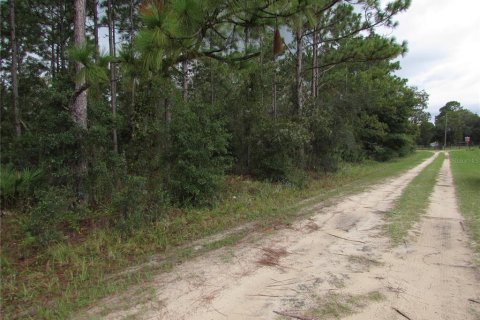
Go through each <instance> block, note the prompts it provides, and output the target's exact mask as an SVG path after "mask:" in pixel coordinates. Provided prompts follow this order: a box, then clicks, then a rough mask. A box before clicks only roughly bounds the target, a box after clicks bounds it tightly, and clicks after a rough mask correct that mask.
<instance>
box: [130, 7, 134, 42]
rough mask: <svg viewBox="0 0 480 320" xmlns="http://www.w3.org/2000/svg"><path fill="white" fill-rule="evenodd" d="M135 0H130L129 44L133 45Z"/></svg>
mask: <svg viewBox="0 0 480 320" xmlns="http://www.w3.org/2000/svg"><path fill="white" fill-rule="evenodd" d="M134 17H135V0H130V35H129V36H130V44H133V36H134V31H135V20H134Z"/></svg>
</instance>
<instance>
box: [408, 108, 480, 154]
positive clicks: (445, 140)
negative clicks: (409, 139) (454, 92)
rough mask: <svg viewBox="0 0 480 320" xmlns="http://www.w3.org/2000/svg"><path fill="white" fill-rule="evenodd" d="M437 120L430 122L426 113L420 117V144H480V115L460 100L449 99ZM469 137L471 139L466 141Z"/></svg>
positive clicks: (447, 145) (449, 145) (439, 145)
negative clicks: (463, 104)
mask: <svg viewBox="0 0 480 320" xmlns="http://www.w3.org/2000/svg"><path fill="white" fill-rule="evenodd" d="M439 111H440V112H439V114H438V115H436V116H435V122H434V123H431V122H430V115H429V114H428V113H425V114H424V115H423V118H420V119H419V123H418V124H419V130H420V132H419V135H418V137H417V145H419V146H430V145H433V146H437V147H444V146H446V147H451V146H479V145H480V116H479V115H478V114H475V113H473V112H472V111H470V110H468V109H466V108H465V107H463V106H462V105H461V103H460V102H458V101H449V102H447V103H446V104H445V105H444V106H443V107H441V108H440V110H439ZM466 137H468V138H470V140H469V141H468V142H466V141H465V138H466Z"/></svg>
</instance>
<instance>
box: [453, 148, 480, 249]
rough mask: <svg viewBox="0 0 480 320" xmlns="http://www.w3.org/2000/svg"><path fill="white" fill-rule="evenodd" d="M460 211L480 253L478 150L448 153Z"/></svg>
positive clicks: (479, 164) (479, 161) (479, 153)
mask: <svg viewBox="0 0 480 320" xmlns="http://www.w3.org/2000/svg"><path fill="white" fill-rule="evenodd" d="M450 166H451V168H452V173H453V178H454V182H455V189H456V193H457V197H458V200H459V205H460V210H461V212H462V214H463V215H464V216H465V219H466V222H467V226H468V230H469V232H470V234H471V237H472V239H473V241H474V242H475V244H476V250H477V252H480V149H471V150H455V151H450Z"/></svg>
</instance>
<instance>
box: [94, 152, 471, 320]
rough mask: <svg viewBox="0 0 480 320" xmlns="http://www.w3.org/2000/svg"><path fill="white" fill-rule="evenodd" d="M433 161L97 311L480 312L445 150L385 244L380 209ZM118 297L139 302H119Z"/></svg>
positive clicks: (258, 315)
mask: <svg viewBox="0 0 480 320" xmlns="http://www.w3.org/2000/svg"><path fill="white" fill-rule="evenodd" d="M432 160H433V157H432V158H431V159H429V160H427V161H426V162H424V163H422V164H421V165H419V166H418V167H416V168H414V169H412V170H410V171H408V172H406V173H405V174H403V175H401V176H399V177H396V178H394V179H392V180H389V181H387V182H385V183H383V184H380V185H376V186H374V187H372V188H370V189H369V190H367V191H365V192H362V193H360V194H357V195H353V196H350V197H347V198H344V199H342V201H339V202H338V203H336V204H333V205H332V206H329V207H326V208H323V209H321V210H319V211H318V212H317V213H316V214H315V215H314V216H312V217H311V218H310V219H308V220H304V221H298V222H297V223H294V224H293V225H292V227H291V228H288V229H283V230H278V231H276V232H274V233H270V234H268V235H262V236H261V237H256V239H257V240H255V241H251V240H249V241H247V240H245V241H242V242H241V243H239V244H237V245H236V246H234V247H233V248H223V249H220V250H217V251H214V252H211V253H209V254H207V255H206V256H203V257H200V258H197V259H194V260H191V261H189V262H187V263H184V264H183V265H180V266H178V267H175V268H174V270H173V271H172V272H169V273H165V274H162V275H160V276H158V277H157V278H156V279H155V289H156V290H155V291H156V293H155V296H154V298H153V299H152V300H148V301H146V302H145V301H143V302H140V301H141V300H142V299H140V298H138V297H136V296H133V295H130V296H127V297H125V296H123V297H115V298H113V299H111V300H108V301H105V302H104V304H113V305H114V306H115V309H117V310H115V311H114V312H110V313H109V314H108V315H105V316H102V318H106V319H124V318H127V317H131V318H134V319H169V320H170V319H171V320H174V319H209V320H210V319H335V318H337V319H339V318H342V319H343V318H345V319H412V320H413V319H415V320H418V319H480V303H478V302H480V277H479V273H478V270H477V269H475V268H474V266H473V264H472V260H473V252H472V251H471V250H470V249H469V239H468V237H467V235H466V234H465V231H464V230H463V219H462V217H461V216H460V214H459V213H458V209H457V204H456V200H455V194H454V188H453V182H452V177H451V173H450V167H449V162H448V159H447V160H446V161H445V162H444V165H443V167H442V169H441V173H440V176H439V179H438V182H437V185H436V186H435V189H434V193H433V195H432V197H431V199H430V201H431V205H430V207H429V209H428V213H427V215H426V216H425V217H424V218H423V219H422V221H421V223H419V224H418V225H417V226H416V228H415V230H414V231H413V232H412V235H411V236H410V238H409V239H408V240H407V241H406V242H405V244H404V245H402V246H400V247H397V248H392V246H391V243H390V241H389V239H388V238H387V237H386V235H385V234H384V224H385V221H384V213H385V211H387V210H389V209H391V208H392V206H393V203H394V200H395V199H397V198H398V197H399V196H400V195H401V192H402V190H403V188H404V187H405V186H406V185H408V183H409V182H410V181H411V180H412V179H413V178H414V177H415V176H416V175H417V174H418V173H419V172H420V171H421V170H422V169H423V168H424V167H425V166H426V165H427V164H429V163H430V162H431V161H432ZM426 200H427V199H426ZM250 239H251V238H250ZM122 299H123V300H122ZM125 299H127V300H129V301H130V302H131V301H136V299H138V303H133V304H131V303H130V304H129V305H134V306H133V307H128V308H127V309H126V310H118V309H122V308H121V304H122V303H121V301H125ZM469 299H470V300H469ZM97 311H98V310H97Z"/></svg>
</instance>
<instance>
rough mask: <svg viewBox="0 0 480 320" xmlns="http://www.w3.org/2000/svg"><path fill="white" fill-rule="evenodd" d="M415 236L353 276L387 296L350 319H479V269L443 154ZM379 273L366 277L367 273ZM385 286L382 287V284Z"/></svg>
mask: <svg viewBox="0 0 480 320" xmlns="http://www.w3.org/2000/svg"><path fill="white" fill-rule="evenodd" d="M429 200H430V205H429V208H428V210H427V214H426V215H425V216H424V217H423V218H422V220H421V222H420V223H419V224H418V226H417V228H416V231H417V232H416V233H417V234H418V237H417V239H412V240H413V241H412V242H410V243H409V244H408V245H405V246H400V247H398V248H395V249H394V250H393V251H392V252H389V253H386V254H385V255H384V256H383V258H382V260H383V261H384V263H385V267H383V268H376V269H374V270H372V271H371V273H370V274H369V275H359V276H358V277H357V278H355V279H352V280H353V281H356V282H357V284H356V285H354V288H353V289H354V290H353V291H355V289H359V288H355V287H357V286H359V285H358V284H359V283H368V286H369V287H378V288H382V287H383V288H387V290H386V295H387V299H386V300H385V301H383V302H381V303H379V304H372V305H370V306H369V307H368V308H367V309H366V310H365V311H364V312H363V313H359V314H356V315H353V316H351V317H349V318H348V319H405V317H404V316H402V315H400V314H399V313H398V312H397V311H396V310H395V309H397V310H400V311H401V312H403V313H404V314H405V315H407V316H408V317H410V318H411V319H412V320H413V319H415V320H420V319H425V320H426V319H442V320H446V319H452V320H453V319H458V320H460V319H461V320H464V319H465V320H467V319H477V320H478V319H480V304H478V303H475V302H473V301H471V300H469V299H473V300H476V301H480V273H479V270H478V268H477V267H475V266H474V265H473V261H474V252H473V251H472V249H471V247H472V246H471V245H470V240H469V238H468V236H467V234H466V233H465V231H464V227H463V217H462V216H461V214H460V213H459V210H458V205H457V199H456V196H455V188H454V184H453V178H452V173H451V170H450V161H449V158H448V156H447V157H446V159H445V161H444V163H443V166H442V168H441V170H440V174H439V177H438V179H437V183H436V185H435V187H434V190H433V193H432V195H431V196H430V199H429ZM372 278H373V279H377V280H376V281H371V280H370V281H369V279H372ZM384 292H385V290H384Z"/></svg>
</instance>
